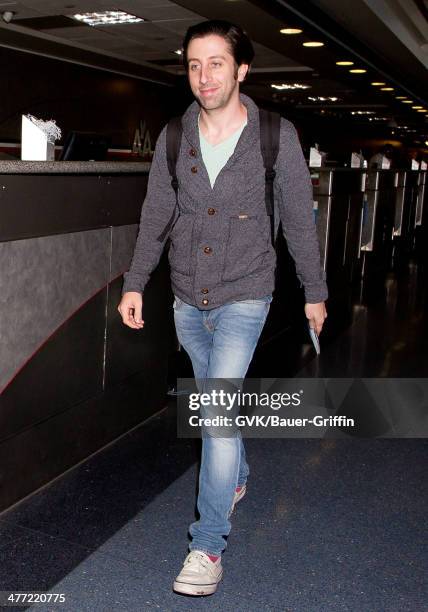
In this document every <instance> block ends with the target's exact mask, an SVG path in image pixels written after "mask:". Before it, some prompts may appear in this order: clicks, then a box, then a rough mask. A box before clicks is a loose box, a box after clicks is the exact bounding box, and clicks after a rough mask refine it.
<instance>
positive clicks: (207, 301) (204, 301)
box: [202, 298, 209, 306]
mask: <svg viewBox="0 0 428 612" xmlns="http://www.w3.org/2000/svg"><path fill="white" fill-rule="evenodd" d="M202 304H203V305H204V306H207V305H208V304H209V300H207V298H204V299H203V300H202Z"/></svg>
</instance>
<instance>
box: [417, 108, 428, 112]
mask: <svg viewBox="0 0 428 612" xmlns="http://www.w3.org/2000/svg"><path fill="white" fill-rule="evenodd" d="M426 112H427V111H426V108H421V110H418V113H426Z"/></svg>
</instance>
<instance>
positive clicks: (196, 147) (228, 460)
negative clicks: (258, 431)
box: [118, 21, 327, 595]
mask: <svg viewBox="0 0 428 612" xmlns="http://www.w3.org/2000/svg"><path fill="white" fill-rule="evenodd" d="M253 57H254V51H253V47H252V44H251V42H250V40H249V39H248V37H247V36H246V35H245V34H244V33H243V31H242V30H241V29H240V28H239V27H238V26H235V25H233V24H230V23H228V22H224V21H206V22H203V23H201V24H199V25H196V26H193V27H191V28H190V29H189V30H188V32H187V34H186V37H185V39H184V43H183V58H184V62H185V66H186V69H187V74H188V79H189V84H190V87H191V89H192V92H193V94H194V96H195V98H196V101H195V102H194V103H193V104H192V105H191V106H190V107H189V108H188V109H187V111H186V112H185V114H184V116H183V118H182V129H183V133H182V138H181V146H180V150H179V154H178V159H177V165H176V174H177V178H178V200H176V194H175V191H174V189H173V187H172V185H171V176H170V174H169V170H168V163H167V144H166V128H164V130H163V131H162V133H161V134H160V136H159V139H158V142H157V144H156V149H155V153H154V157H153V162H152V166H151V170H150V176H149V182H148V188H147V196H146V199H145V202H144V205H143V208H142V213H141V221H140V230H139V234H138V238H137V243H136V247H135V252H134V257H133V259H132V263H131V267H130V270H129V271H128V272H127V273H126V274H125V275H124V277H125V282H124V286H123V292H122V293H123V295H122V300H121V302H120V304H119V307H118V310H119V312H120V314H121V316H122V318H123V322H124V323H125V324H126V325H128V326H129V327H131V328H133V329H141V328H142V327H143V326H144V321H143V319H142V305H143V300H142V295H143V292H144V287H145V285H146V283H147V281H148V279H149V276H150V274H151V272H152V271H153V269H154V268H155V267H156V265H157V263H158V261H159V259H160V256H161V253H162V250H163V248H164V244H165V242H166V240H167V238H168V235H169V237H170V239H171V245H170V251H169V260H170V266H171V283H172V288H173V292H174V295H175V302H174V320H175V326H176V331H177V336H178V339H179V341H180V344H181V345H182V346H183V347H184V349H185V350H186V351H187V352H188V354H189V356H190V358H191V360H192V365H193V370H194V375H195V378H196V379H197V380H204V379H216V378H227V379H243V378H244V377H245V374H246V372H247V370H248V366H249V364H250V362H251V359H252V356H253V353H254V350H255V347H256V345H257V342H258V339H259V336H260V333H261V331H262V329H263V325H264V323H265V320H266V317H267V314H268V311H269V307H270V302H271V299H272V291H273V288H274V271H275V249H274V248H273V247H272V244H271V228H270V218H269V216H268V215H267V214H266V207H265V170H264V165H263V157H262V154H261V148H260V121H259V112H258V108H257V106H256V105H255V104H254V102H253V101H252V100H251V99H250V98H249V97H247V96H244V95H243V94H240V92H239V86H240V83H242V81H243V80H244V79H245V77H246V75H247V73H248V70H249V68H250V65H251V62H252V59H253ZM275 170H276V178H275V210H277V212H278V213H279V214H277V215H276V224H275V226H276V227H275V231H276V229H277V225H278V222H279V219H278V217H279V218H280V219H281V221H282V227H283V231H284V235H285V237H286V239H287V242H288V248H289V251H290V253H291V255H292V256H293V258H294V260H295V263H296V271H297V274H298V276H299V278H300V280H301V282H302V284H303V286H304V290H305V298H306V304H305V313H306V317H307V319H308V320H309V324H310V326H311V327H312V328H314V329H315V331H316V332H317V333H318V334H319V333H320V332H321V329H322V326H323V323H324V319H325V317H326V316H327V315H326V310H325V305H324V300H325V299H326V298H327V288H326V284H325V281H324V278H323V274H322V271H321V268H320V260H319V247H318V241H317V236H316V231H315V226H314V220H313V213H312V186H311V183H310V177H309V172H308V169H307V166H306V164H305V160H304V157H303V153H302V150H301V147H300V144H299V141H298V138H297V134H296V131H295V129H294V127H293V125H292V124H291V123H290V122H288V121H286V120H285V119H281V126H280V146H279V153H278V156H277V160H276V164H275ZM177 201H178V206H177ZM177 208H178V210H177ZM274 218H275V217H274ZM173 221H175V222H173ZM169 230H170V231H169ZM248 474H249V467H248V463H247V461H246V457H245V449H244V444H243V440H242V437H241V436H240V435H237V436H231V437H227V438H226V437H225V438H221V437H215V436H207V437H204V438H203V440H202V458H201V469H200V476H199V493H198V503H197V507H198V511H199V515H200V518H199V520H198V521H196V522H194V523H192V524H191V525H190V528H189V533H190V535H191V537H192V541H191V543H190V545H189V550H190V552H189V554H188V555H187V557H186V559H185V562H184V566H183V569H182V570H181V572H180V574H179V575H178V576H177V578H176V580H175V582H174V590H175V591H177V592H180V593H184V594H188V595H209V594H211V593H214V591H215V590H216V588H217V584H218V582H219V581H220V579H221V576H222V565H221V554H222V552H223V551H224V550H225V548H226V540H225V536H227V535H228V534H229V532H230V529H231V523H230V521H229V517H230V514H231V512H232V510H233V507H234V505H235V503H236V502H237V501H239V500H240V499H241V498H242V497H243V495H244V494H245V492H246V481H247V477H248Z"/></svg>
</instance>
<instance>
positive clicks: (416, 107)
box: [412, 106, 423, 110]
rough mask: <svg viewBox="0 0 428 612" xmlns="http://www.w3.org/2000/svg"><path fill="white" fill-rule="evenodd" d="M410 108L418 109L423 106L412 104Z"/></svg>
mask: <svg viewBox="0 0 428 612" xmlns="http://www.w3.org/2000/svg"><path fill="white" fill-rule="evenodd" d="M412 108H414V109H416V110H419V109H420V108H423V106H412Z"/></svg>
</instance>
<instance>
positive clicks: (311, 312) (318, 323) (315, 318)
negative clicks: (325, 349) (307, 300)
mask: <svg viewBox="0 0 428 612" xmlns="http://www.w3.org/2000/svg"><path fill="white" fill-rule="evenodd" d="M305 314H306V318H307V319H308V321H309V326H310V327H312V328H313V329H314V330H315V331H316V333H317V334H318V336H319V335H320V333H321V331H322V326H323V324H324V321H325V319H326V317H327V310H326V309H325V303H324V302H318V304H305Z"/></svg>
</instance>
